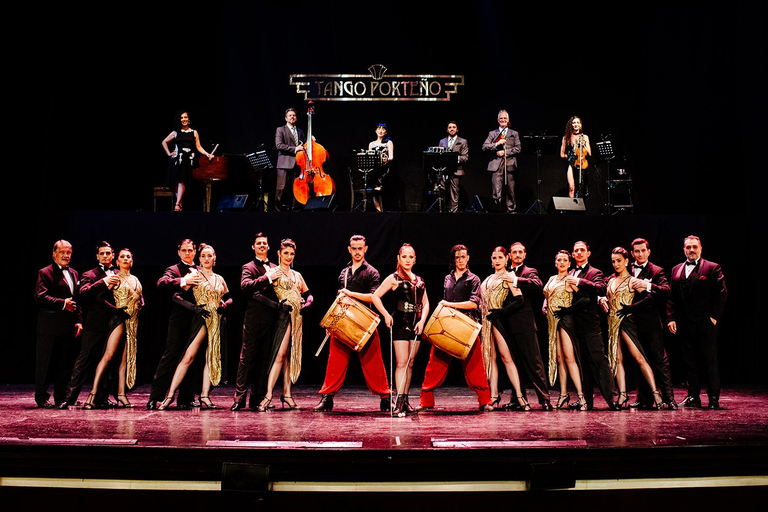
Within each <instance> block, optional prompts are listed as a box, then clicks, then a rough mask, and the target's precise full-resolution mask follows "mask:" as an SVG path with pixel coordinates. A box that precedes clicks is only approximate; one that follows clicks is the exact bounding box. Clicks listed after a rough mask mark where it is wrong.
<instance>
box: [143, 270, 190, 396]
mask: <svg viewBox="0 0 768 512" xmlns="http://www.w3.org/2000/svg"><path fill="white" fill-rule="evenodd" d="M193 268H194V269H198V267H197V266H195V265H186V264H185V263H182V262H179V263H177V264H175V265H172V266H170V267H168V268H166V269H165V272H163V275H162V277H160V279H159V280H158V281H157V289H158V291H159V292H160V293H161V294H162V295H163V297H164V299H165V300H169V301H171V311H170V315H169V317H168V334H167V337H166V341H165V351H164V352H163V355H162V357H161V358H160V362H159V363H158V364H157V369H156V370H155V376H154V377H153V379H152V388H151V391H150V393H149V401H150V402H160V401H162V400H164V399H165V397H166V393H168V390H169V389H170V387H171V381H172V380H173V374H174V373H175V372H176V367H177V366H178V364H179V362H180V361H181V359H182V357H183V356H184V352H185V351H186V349H187V343H188V342H189V340H190V339H191V332H190V331H191V328H192V325H193V323H194V316H195V312H194V311H192V310H190V309H188V308H187V307H184V306H183V305H182V304H181V303H179V302H176V301H174V300H172V298H173V295H174V294H175V293H178V294H180V295H181V298H182V299H183V300H185V301H187V302H190V303H192V304H197V301H196V300H195V294H194V292H193V291H192V287H189V288H188V289H187V290H184V289H183V288H182V287H181V280H182V278H183V277H185V276H186V275H187V274H189V273H190V272H191V270H192V269H193ZM197 359H198V358H196V360H197ZM192 368H196V366H195V364H194V363H193V365H192ZM200 374H202V368H200V371H199V372H195V371H194V370H192V369H190V371H188V372H187V377H186V378H185V379H184V380H183V381H182V383H181V385H180V386H179V396H178V398H177V400H176V402H177V403H178V404H188V403H190V402H192V401H193V400H194V398H195V392H196V391H197V390H196V389H195V384H196V382H197V381H198V380H199V379H198V378H199V377H200ZM196 377H197V378H196Z"/></svg>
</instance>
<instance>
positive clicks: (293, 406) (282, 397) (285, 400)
mask: <svg viewBox="0 0 768 512" xmlns="http://www.w3.org/2000/svg"><path fill="white" fill-rule="evenodd" d="M288 400H290V401H291V402H293V403H291V402H289V401H288ZM285 404H288V409H298V408H299V406H298V405H297V404H296V400H294V399H293V397H292V396H285V395H280V406H281V407H282V408H283V409H285Z"/></svg>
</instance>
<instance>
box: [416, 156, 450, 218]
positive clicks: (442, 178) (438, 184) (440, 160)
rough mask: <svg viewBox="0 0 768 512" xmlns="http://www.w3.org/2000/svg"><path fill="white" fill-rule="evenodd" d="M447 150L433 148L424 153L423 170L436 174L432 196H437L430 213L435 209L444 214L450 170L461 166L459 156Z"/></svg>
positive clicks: (429, 209) (428, 209)
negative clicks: (446, 183) (446, 186)
mask: <svg viewBox="0 0 768 512" xmlns="http://www.w3.org/2000/svg"><path fill="white" fill-rule="evenodd" d="M445 149H446V148H442V147H432V148H429V149H428V150H427V151H424V153H423V154H424V162H423V167H422V170H424V172H427V173H428V172H429V170H432V171H433V172H434V175H433V176H434V182H433V184H432V190H431V192H430V193H431V194H432V195H435V196H437V199H435V200H434V201H433V202H432V204H431V205H430V206H429V208H427V211H428V212H430V211H432V210H433V209H435V206H437V209H436V211H438V212H442V211H443V207H444V203H445V182H446V180H447V179H448V173H447V171H448V169H449V168H452V167H454V168H455V167H456V166H457V165H458V164H459V154H458V153H456V152H453V151H446V150H445Z"/></svg>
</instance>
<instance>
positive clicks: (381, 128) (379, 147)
mask: <svg viewBox="0 0 768 512" xmlns="http://www.w3.org/2000/svg"><path fill="white" fill-rule="evenodd" d="M368 149H373V150H376V151H380V152H382V153H385V154H386V162H387V164H386V166H384V168H383V169H382V170H381V172H380V174H379V175H378V176H374V177H373V178H374V180H376V184H375V185H374V188H375V189H376V190H377V191H378V192H379V193H378V194H374V195H373V204H374V206H375V207H376V210H378V211H380V212H383V211H384V201H383V199H382V194H383V187H384V178H386V177H387V175H388V174H389V171H390V167H389V162H391V161H392V160H393V159H394V158H395V145H394V143H393V142H392V139H390V138H389V130H388V129H387V125H386V124H385V123H379V124H377V125H376V139H375V140H372V141H371V142H369V143H368Z"/></svg>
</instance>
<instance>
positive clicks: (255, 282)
mask: <svg viewBox="0 0 768 512" xmlns="http://www.w3.org/2000/svg"><path fill="white" fill-rule="evenodd" d="M251 248H252V249H253V253H254V258H253V260H252V261H249V262H248V263H246V264H245V265H243V268H242V272H241V274H240V290H241V292H242V293H243V298H244V299H245V301H246V306H245V315H244V318H243V345H242V347H241V349H240V363H239V365H238V367H237V380H236V383H235V395H234V403H233V404H232V407H230V411H239V410H241V409H244V408H245V402H246V398H247V396H248V390H249V389H250V391H251V397H250V400H249V404H248V406H249V408H250V409H253V410H256V409H257V408H258V405H259V402H260V401H261V399H262V398H263V397H264V396H265V395H266V393H267V385H266V384H267V371H268V370H267V363H268V360H267V358H268V357H269V348H270V346H271V341H272V336H273V331H274V327H275V322H276V321H277V315H278V310H279V309H281V308H285V307H286V306H281V305H280V304H279V302H278V300H277V295H276V294H275V290H274V287H273V286H272V281H273V280H275V279H277V275H278V272H279V269H278V268H277V266H276V265H275V264H274V263H272V262H270V261H269V260H268V259H267V253H268V252H269V240H268V239H267V235H265V234H264V233H261V232H259V233H256V234H255V235H254V237H253V245H252V246H251Z"/></svg>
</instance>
